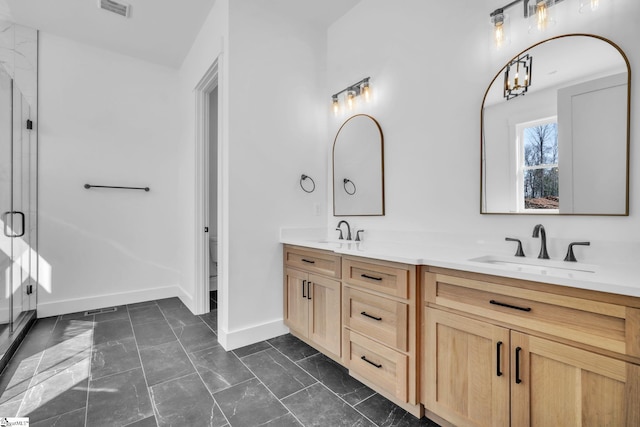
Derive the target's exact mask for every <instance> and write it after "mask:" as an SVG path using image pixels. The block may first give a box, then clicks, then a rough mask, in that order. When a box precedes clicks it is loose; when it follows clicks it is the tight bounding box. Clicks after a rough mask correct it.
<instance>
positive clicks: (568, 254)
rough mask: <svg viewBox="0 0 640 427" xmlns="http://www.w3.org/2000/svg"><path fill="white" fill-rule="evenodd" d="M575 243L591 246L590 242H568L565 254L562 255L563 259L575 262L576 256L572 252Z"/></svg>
mask: <svg viewBox="0 0 640 427" xmlns="http://www.w3.org/2000/svg"><path fill="white" fill-rule="evenodd" d="M575 245H579V246H591V242H572V243H569V248H568V249H567V256H565V257H564V260H565V261H570V262H576V261H578V260H577V259H576V256H575V255H574V254H573V247H574V246H575Z"/></svg>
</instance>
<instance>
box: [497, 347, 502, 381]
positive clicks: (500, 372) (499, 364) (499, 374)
mask: <svg viewBox="0 0 640 427" xmlns="http://www.w3.org/2000/svg"><path fill="white" fill-rule="evenodd" d="M500 353H502V341H498V342H497V343H496V354H497V356H496V375H497V376H499V377H501V376H502V371H501V370H500V367H501V366H502V363H500Z"/></svg>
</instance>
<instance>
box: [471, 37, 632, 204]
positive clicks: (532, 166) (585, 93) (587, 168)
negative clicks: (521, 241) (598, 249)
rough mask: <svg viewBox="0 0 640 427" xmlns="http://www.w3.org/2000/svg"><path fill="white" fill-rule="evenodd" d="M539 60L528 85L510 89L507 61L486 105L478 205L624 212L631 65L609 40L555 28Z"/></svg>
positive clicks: (538, 51)
mask: <svg viewBox="0 0 640 427" xmlns="http://www.w3.org/2000/svg"><path fill="white" fill-rule="evenodd" d="M522 55H530V56H531V57H532V58H533V59H532V61H533V67H532V70H533V73H532V80H531V85H530V87H529V88H528V90H527V92H526V94H524V95H520V96H517V97H514V98H511V99H508V100H507V99H505V97H504V81H505V80H504V72H505V69H506V66H507V65H505V66H504V67H503V68H502V69H501V70H499V71H498V73H497V74H496V76H495V78H494V80H493V81H492V82H491V84H490V85H489V88H488V89H487V91H486V93H485V98H484V100H483V104H482V111H481V118H482V121H481V137H482V139H481V151H482V159H481V213H503V214H504V213H510V214H531V213H537V214H569V215H628V212H629V208H628V206H629V200H628V199H629V197H628V187H629V186H628V180H629V156H628V152H629V118H630V116H629V104H630V102H629V95H630V91H629V88H630V83H631V70H630V67H629V61H628V60H627V58H626V56H625V55H624V52H622V50H621V49H620V48H619V47H618V46H616V45H615V44H614V43H612V42H610V41H609V40H606V39H603V38H601V37H598V36H592V35H586V34H572V35H566V36H559V37H555V38H552V39H549V40H545V41H543V42H540V43H537V44H535V45H533V46H531V47H529V48H527V49H525V50H524V51H522V52H520V53H519V54H518V55H515V56H514V58H518V57H521V56H522Z"/></svg>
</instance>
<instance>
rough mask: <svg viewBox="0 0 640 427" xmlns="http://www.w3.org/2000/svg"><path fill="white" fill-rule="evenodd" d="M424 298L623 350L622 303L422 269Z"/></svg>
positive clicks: (540, 330) (514, 323) (618, 350)
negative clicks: (423, 271) (423, 270)
mask: <svg viewBox="0 0 640 427" xmlns="http://www.w3.org/2000/svg"><path fill="white" fill-rule="evenodd" d="M423 279H424V286H425V301H426V302H429V303H435V304H437V305H439V306H442V307H448V308H452V309H456V310H459V311H462V312H465V313H471V314H475V315H479V316H483V317H487V318H489V319H492V320H495V321H498V322H504V323H508V324H510V325H513V326H514V327H516V328H517V327H522V328H526V329H528V330H531V331H539V332H542V333H545V334H550V335H554V336H557V337H561V338H564V339H567V340H572V341H576V342H580V343H583V344H587V345H591V346H594V347H598V348H603V349H606V350H610V351H614V352H617V353H621V354H627V348H626V347H627V345H626V339H627V338H628V337H627V331H626V326H627V325H626V322H625V317H626V315H627V308H626V307H625V306H622V305H617V304H611V303H606V302H600V301H594V300H591V299H584V298H579V297H576V296H568V295H561V294H553V293H549V292H541V291H537V290H535V289H528V288H523V287H515V286H508V285H503V284H496V283H492V282H489V281H482V280H476V279H470V278H466V277H457V276H450V275H445V274H439V273H433V272H425V273H424V277H423Z"/></svg>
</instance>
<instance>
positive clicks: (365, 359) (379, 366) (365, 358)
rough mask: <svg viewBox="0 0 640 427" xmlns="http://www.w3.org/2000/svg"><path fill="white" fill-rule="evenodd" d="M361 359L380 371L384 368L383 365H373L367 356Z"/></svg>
mask: <svg viewBox="0 0 640 427" xmlns="http://www.w3.org/2000/svg"><path fill="white" fill-rule="evenodd" d="M360 359H362V360H364V361H365V362H367V363H369V364H371V365H373V366H375V367H376V368H378V369H380V368H382V365H378V364H377V363H373V362H372V361H371V360H369V359H367V356H362V357H361V358H360Z"/></svg>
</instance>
